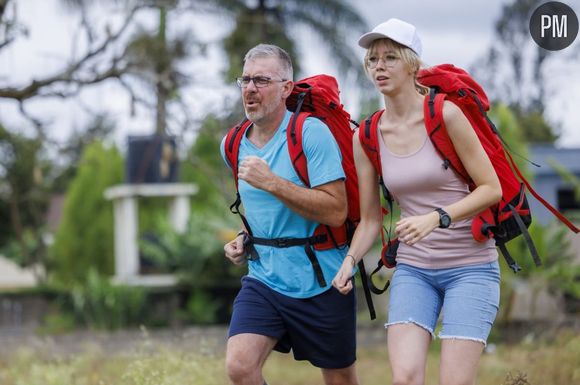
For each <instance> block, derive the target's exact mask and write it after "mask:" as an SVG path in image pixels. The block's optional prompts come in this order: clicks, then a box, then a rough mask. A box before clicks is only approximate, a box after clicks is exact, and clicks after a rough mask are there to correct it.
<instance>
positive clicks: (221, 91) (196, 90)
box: [0, 0, 580, 147]
mask: <svg viewBox="0 0 580 385" xmlns="http://www.w3.org/2000/svg"><path fill="white" fill-rule="evenodd" d="M505 2H506V0H501V1H488V0H477V1H469V2H468V1H464V0H445V1H425V0H383V1H379V0H366V1H355V0H352V3H353V4H354V5H355V7H356V8H357V9H359V10H360V12H361V14H362V15H363V16H364V17H365V18H366V19H367V21H368V23H369V25H370V26H371V28H372V27H374V26H375V25H377V24H379V23H381V22H383V21H385V20H386V19H388V18H390V17H398V18H400V19H403V20H406V21H408V22H411V23H413V24H415V25H416V26H417V28H418V30H419V34H420V36H421V38H422V40H423V60H424V61H425V62H426V63H427V64H438V63H453V64H455V65H457V66H460V67H469V66H471V65H472V64H474V63H476V62H477V60H478V59H481V57H482V55H483V54H484V52H486V50H487V49H488V48H489V46H490V44H492V43H493V41H492V38H493V23H494V21H495V20H496V19H497V18H498V17H499V15H500V14H501V6H502V4H504V3H505ZM567 3H568V4H569V5H570V6H572V7H573V8H574V9H575V11H576V13H577V14H580V8H579V7H578V5H577V3H576V5H573V4H571V2H567ZM17 5H18V14H19V18H20V21H21V22H22V23H23V24H25V25H27V26H28V27H29V32H30V33H29V36H28V38H20V39H19V40H18V42H17V43H15V44H14V45H13V46H12V47H10V48H9V49H5V50H3V51H2V55H0V81H1V82H2V84H11V85H17V84H24V82H26V81H29V80H30V79H32V78H40V77H42V76H46V75H49V74H52V73H54V72H56V71H58V70H59V69H61V68H62V67H63V66H64V63H66V60H67V58H69V57H70V54H71V52H73V51H74V47H75V45H74V44H73V41H71V36H74V34H75V31H76V30H77V27H78V18H76V16H75V15H74V14H73V13H70V12H69V13H67V12H66V11H65V10H64V9H63V7H62V1H58V0H24V1H22V0H18V1H17ZM151 16H152V17H155V15H151ZM146 19H147V16H145V17H144V18H143V22H144V23H145V24H147V20H146ZM176 19H177V22H175V20H174V19H172V22H173V27H174V28H178V29H179V28H181V29H183V28H192V29H193V31H194V33H195V35H196V36H198V37H199V38H200V39H202V40H205V41H210V42H217V41H219V40H220V39H221V38H222V37H223V36H225V35H226V34H227V32H228V31H229V29H230V28H232V26H233V25H232V23H231V21H227V20H222V19H221V18H218V17H204V18H201V19H200V18H197V19H196V20H194V21H192V19H191V18H190V17H187V18H186V17H184V16H178V17H176ZM99 20H100V22H101V23H105V21H107V22H109V23H111V22H113V23H114V22H115V18H114V17H111V15H107V17H106V18H100V19H99ZM152 20H154V19H152ZM151 25H153V24H151ZM304 36H307V38H308V39H309V44H304V42H302V43H301V44H300V46H299V47H300V48H299V50H300V55H301V59H302V66H303V67H304V68H303V70H304V75H312V74H315V73H321V72H326V73H329V74H331V75H334V76H336V77H337V78H338V79H339V81H340V78H341V75H340V74H338V73H337V70H336V69H335V68H333V66H331V65H330V66H329V62H330V59H329V57H328V55H325V54H324V51H325V49H324V47H323V45H322V44H321V42H320V41H319V40H317V39H316V38H311V37H310V35H308V34H307V32H303V33H301V34H300V35H299V38H300V37H304ZM579 40H580V37H579V38H577V39H576V42H575V43H574V45H576V44H579ZM355 41H356V38H355V37H353V41H352V42H351V44H353V45H355ZM321 52H322V54H321ZM356 52H357V54H358V55H359V56H360V58H361V59H362V57H363V55H364V50H363V49H362V48H358V47H357V48H356ZM223 61H224V58H223V56H222V54H221V52H220V51H219V49H217V48H216V49H210V51H209V56H208V58H207V59H205V60H198V61H196V62H193V61H192V62H191V63H188V64H187V66H185V67H184V69H185V71H186V72H190V73H191V74H192V75H193V77H194V79H195V80H196V81H195V82H194V85H192V86H191V87H188V88H187V90H186V92H185V93H184V94H185V99H186V103H187V104H188V105H189V106H190V107H191V108H190V110H191V113H192V115H193V116H195V117H197V118H201V117H202V116H203V114H204V113H205V112H207V111H215V109H216V108H217V107H219V106H222V101H223V99H224V97H227V96H228V95H229V96H230V98H233V97H235V95H236V93H237V92H238V90H237V89H235V88H234V87H231V86H227V85H223V84H222V80H221V78H220V76H219V71H220V70H222V69H223V68H224V65H223ZM575 66H576V67H577V70H576V75H577V76H576V77H572V78H571V80H570V79H569V78H567V77H566V78H563V79H564V80H563V81H564V83H562V84H560V85H557V84H556V86H554V87H555V88H554V89H552V90H551V91H552V92H554V93H555V94H556V96H557V97H555V98H554V102H553V103H551V105H550V106H548V111H547V113H548V117H549V118H555V119H556V120H559V121H563V122H564V124H563V127H562V129H563V137H562V138H561V140H560V141H559V143H558V144H559V145H561V146H566V147H571V146H577V147H580V128H578V124H577V122H579V121H580V112H579V110H580V109H578V108H577V107H576V106H577V105H578V102H579V101H580V72H579V70H578V68H580V66H577V65H575ZM564 86H565V88H566V92H565V93H561V92H559V87H564ZM342 96H343V98H344V100H343V103H344V104H345V106H346V107H347V109H348V110H350V111H351V112H353V115H354V114H355V113H356V112H357V111H356V109H357V108H358V106H356V103H357V100H358V99H357V97H356V93H352V92H349V91H348V90H346V91H344V90H343V95H342ZM81 99H82V100H83V103H82V104H79V103H78V102H77V101H75V102H72V101H71V102H65V101H63V100H53V101H50V102H45V101H43V102H33V103H29V105H28V109H29V111H30V112H31V113H33V114H35V115H36V116H40V117H42V118H44V119H49V120H50V121H51V122H52V124H51V126H50V127H51V129H50V132H51V135H52V136H53V137H56V138H61V139H63V138H65V137H67V135H68V134H69V133H70V132H71V131H72V130H75V129H76V130H81V129H82V128H83V127H84V125H85V124H86V119H87V118H86V113H85V111H84V110H85V109H90V110H96V111H98V110H108V111H110V112H112V113H113V114H114V117H115V120H116V122H117V124H118V129H117V131H116V132H115V140H116V142H118V143H119V144H120V145H121V147H123V145H124V143H125V137H126V136H127V135H128V134H149V133H151V132H152V131H153V124H154V120H153V118H152V113H151V111H143V110H140V111H139V113H138V114H137V115H136V116H129V114H128V105H129V103H128V99H127V97H126V96H125V95H124V94H123V93H122V92H121V91H120V89H119V87H118V86H117V85H115V84H114V83H113V82H110V83H107V84H104V85H102V86H99V87H95V88H94V89H91V90H88V91H85V92H83V94H82V95H81ZM15 111H16V105H15V103H12V102H7V101H5V100H0V117H1V118H2V120H3V121H6V122H8V123H10V124H14V126H15V127H20V126H21V125H20V124H19V120H18V119H17V114H16V112H15ZM9 127H12V125H10V126H9Z"/></svg>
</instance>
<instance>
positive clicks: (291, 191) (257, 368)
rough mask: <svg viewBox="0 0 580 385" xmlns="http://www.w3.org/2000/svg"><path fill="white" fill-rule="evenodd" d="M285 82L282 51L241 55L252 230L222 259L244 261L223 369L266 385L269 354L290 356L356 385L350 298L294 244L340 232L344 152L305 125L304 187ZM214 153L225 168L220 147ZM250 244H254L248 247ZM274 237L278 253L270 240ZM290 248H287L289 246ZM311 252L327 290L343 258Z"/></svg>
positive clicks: (262, 49)
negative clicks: (293, 156) (318, 232)
mask: <svg viewBox="0 0 580 385" xmlns="http://www.w3.org/2000/svg"><path fill="white" fill-rule="evenodd" d="M292 78H293V70H292V62H291V59H290V57H289V55H288V53H286V52H285V51H284V50H283V49H281V48H279V47H277V46H273V45H267V44H260V45H258V46H256V47H254V48H252V49H251V50H250V51H249V52H248V53H247V54H246V57H245V58H244V69H243V74H242V76H241V77H240V78H238V79H237V81H238V85H239V86H240V88H241V90H242V100H243V104H244V110H245V113H246V117H247V118H248V120H249V121H250V122H251V126H250V127H249V128H248V129H247V132H246V135H245V136H244V137H243V138H242V140H241V142H240V145H239V154H238V162H239V163H238V174H237V176H238V182H239V185H238V189H239V192H240V196H241V199H242V202H243V204H244V208H245V218H246V223H247V225H246V227H249V229H248V228H244V230H243V231H241V232H240V234H238V236H237V237H236V238H235V239H234V240H232V241H231V242H229V243H227V244H226V245H225V246H224V251H225V255H226V258H228V259H229V260H230V261H232V262H233V263H235V264H242V263H245V262H246V261H247V260H248V258H249V257H251V258H249V259H250V260H249V261H248V275H247V276H245V277H244V278H243V279H242V288H241V290H240V292H239V293H238V296H237V297H236V299H235V301H234V309H233V314H232V319H231V323H230V329H229V335H228V337H229V338H228V343H227V353H226V369H227V372H228V376H229V378H230V380H231V381H232V383H233V384H235V385H263V384H266V382H265V381H264V378H263V376H262V367H263V365H264V363H265V361H266V358H267V357H268V355H269V354H270V352H271V351H272V350H277V351H280V352H284V353H288V352H289V351H290V350H292V351H293V354H294V358H295V359H296V360H308V361H310V363H311V364H312V365H314V366H316V367H319V368H321V370H322V376H323V378H324V381H325V384H327V385H358V380H357V378H356V372H355V364H354V362H355V359H356V356H355V350H356V327H355V324H356V313H355V305H356V304H355V297H354V294H353V293H351V295H349V296H342V295H341V294H340V293H338V291H336V289H334V288H333V287H332V286H331V285H330V284H324V285H321V284H320V281H321V280H320V279H317V274H315V273H314V270H313V268H314V266H313V265H314V263H313V262H312V260H311V258H310V259H309V255H307V254H312V249H310V250H311V252H307V248H308V247H310V246H308V245H305V244H300V245H298V244H297V243H299V242H297V240H299V239H305V238H308V237H311V236H312V235H313V232H314V229H315V228H316V227H317V226H318V225H319V224H325V225H329V226H340V225H341V224H342V223H343V222H344V220H345V218H346V213H347V200H346V191H345V185H344V178H345V175H344V171H343V170H342V167H341V154H340V150H339V148H338V145H337V144H336V141H335V140H334V137H333V136H332V133H331V132H330V130H329V129H328V127H327V126H326V125H325V124H324V123H322V122H321V121H320V120H318V119H315V118H308V119H306V121H305V122H304V126H303V137H302V140H303V147H304V152H305V155H306V158H307V162H308V170H309V176H310V185H311V187H310V188H308V187H305V186H304V184H303V183H302V182H301V180H300V178H299V177H298V175H297V174H296V172H295V170H294V168H293V166H292V163H291V161H290V157H289V155H288V147H287V143H286V140H287V139H286V129H287V126H288V123H289V121H290V117H291V116H292V113H291V112H289V111H287V109H286V99H287V98H288V96H289V95H290V93H291V91H292V87H293V82H292ZM221 151H222V156H224V159H226V163H228V161H227V158H226V156H225V139H224V141H223V142H222V146H221ZM228 165H229V163H228ZM248 233H249V234H251V235H252V237H248ZM248 239H253V240H254V241H255V242H254V244H252V245H245V244H244V243H245V242H244V240H248ZM280 239H284V245H282V244H280V243H276V242H275V241H278V240H280ZM258 240H261V242H259V241H258ZM289 240H290V242H291V243H292V241H294V242H295V243H293V244H294V246H290V247H288V241H289ZM250 251H251V253H250ZM313 252H314V253H315V255H316V258H315V259H317V260H318V263H319V264H320V270H321V273H322V275H323V276H324V279H323V281H326V282H330V281H331V280H332V278H333V277H334V276H335V274H336V272H337V271H338V269H339V268H340V266H341V264H342V262H343V260H344V259H345V254H346V250H342V249H336V248H334V249H330V250H324V251H318V250H316V251H313ZM346 258H348V257H346Z"/></svg>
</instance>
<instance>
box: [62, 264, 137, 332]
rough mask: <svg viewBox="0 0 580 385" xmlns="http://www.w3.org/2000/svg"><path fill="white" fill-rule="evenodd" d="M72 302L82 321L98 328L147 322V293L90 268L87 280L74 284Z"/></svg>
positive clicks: (115, 327)
mask: <svg viewBox="0 0 580 385" xmlns="http://www.w3.org/2000/svg"><path fill="white" fill-rule="evenodd" d="M71 303H72V310H73V312H74V315H75V317H76V319H77V320H79V321H80V322H81V323H82V324H84V325H86V326H88V327H90V328H95V329H118V328H122V327H127V326H132V325H139V324H141V323H142V322H143V315H144V310H145V292H144V291H143V289H142V288H138V287H130V286H123V285H114V284H112V283H111V282H110V280H109V278H107V277H102V276H99V274H98V273H97V272H96V270H94V269H90V270H89V272H88V274H87V277H86V282H84V283H82V284H81V283H77V284H75V285H74V286H73V287H72V290H71Z"/></svg>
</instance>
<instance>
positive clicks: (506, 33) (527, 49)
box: [472, 0, 580, 142]
mask: <svg viewBox="0 0 580 385" xmlns="http://www.w3.org/2000/svg"><path fill="white" fill-rule="evenodd" d="M542 3H544V1H541V0H513V1H512V2H510V3H507V4H505V5H504V6H503V8H502V13H501V16H500V18H499V19H498V20H497V21H496V23H495V33H494V39H493V43H492V46H491V47H490V48H489V50H488V52H487V53H486V54H485V55H484V56H483V58H482V59H480V60H478V61H477V65H476V66H473V69H472V72H473V73H474V75H475V76H476V78H478V79H481V80H482V84H483V86H484V88H485V89H486V91H487V92H488V94H489V96H490V99H492V100H494V101H496V102H501V103H504V104H506V105H508V106H509V107H510V108H511V109H512V110H513V111H514V112H515V113H516V116H517V117H518V120H519V121H520V123H521V124H522V128H523V129H524V132H525V137H526V138H527V139H528V140H529V141H531V142H553V141H554V140H555V139H556V138H557V137H558V133H557V131H555V130H554V127H551V126H550V125H548V124H546V122H545V120H544V119H543V118H542V116H543V114H544V111H545V108H546V104H547V103H548V102H549V101H550V100H551V99H552V98H553V97H554V95H553V93H550V92H547V91H548V89H549V85H550V84H551V82H552V81H553V80H554V79H553V77H546V75H545V72H546V68H547V66H548V65H549V64H557V65H559V66H560V70H561V71H563V72H566V71H569V69H567V67H566V66H567V65H568V63H567V62H568V61H569V62H570V63H571V62H573V61H574V59H575V58H577V57H578V55H579V54H580V50H579V49H575V50H574V49H572V50H569V51H567V52H559V53H558V55H554V52H553V51H548V50H545V49H543V48H541V47H540V46H539V45H537V44H536V43H535V42H534V41H533V39H532V37H531V35H530V32H529V23H530V18H531V15H532V13H533V12H534V11H535V10H536V8H538V7H539V6H540V5H541V4H542ZM570 68H572V67H570Z"/></svg>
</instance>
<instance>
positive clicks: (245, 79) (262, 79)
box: [236, 76, 286, 88]
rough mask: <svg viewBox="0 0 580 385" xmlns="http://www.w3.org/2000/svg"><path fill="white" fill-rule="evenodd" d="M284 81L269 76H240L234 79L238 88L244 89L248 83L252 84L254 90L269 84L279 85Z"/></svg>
mask: <svg viewBox="0 0 580 385" xmlns="http://www.w3.org/2000/svg"><path fill="white" fill-rule="evenodd" d="M285 81H286V79H280V80H275V79H272V78H271V77H269V76H254V77H250V76H241V77H239V78H236V83H238V87H240V88H246V87H247V86H249V85H250V82H254V85H255V86H256V88H263V87H268V85H270V83H271V82H279V83H281V82H285Z"/></svg>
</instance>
